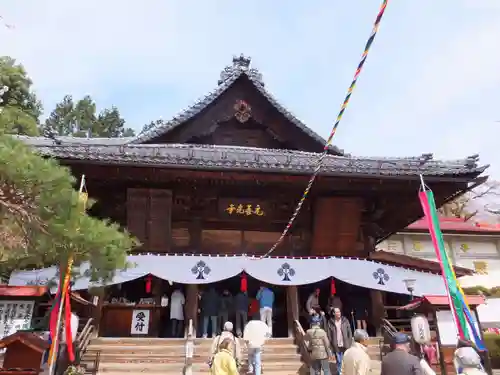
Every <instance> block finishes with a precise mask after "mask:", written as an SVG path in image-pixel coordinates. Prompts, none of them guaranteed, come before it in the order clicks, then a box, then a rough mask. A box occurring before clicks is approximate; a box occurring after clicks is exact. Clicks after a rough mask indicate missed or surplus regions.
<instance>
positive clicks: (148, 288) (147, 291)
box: [146, 275, 153, 294]
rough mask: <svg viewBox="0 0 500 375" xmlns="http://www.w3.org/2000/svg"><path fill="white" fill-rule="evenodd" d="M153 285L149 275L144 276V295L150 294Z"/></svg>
mask: <svg viewBox="0 0 500 375" xmlns="http://www.w3.org/2000/svg"><path fill="white" fill-rule="evenodd" d="M152 284H153V277H152V276H151V275H147V276H146V293H148V294H150V293H151V285H152Z"/></svg>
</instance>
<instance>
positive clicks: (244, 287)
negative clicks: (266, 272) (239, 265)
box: [240, 272, 248, 293]
mask: <svg viewBox="0 0 500 375" xmlns="http://www.w3.org/2000/svg"><path fill="white" fill-rule="evenodd" d="M240 290H241V291H242V292H244V293H245V292H246V291H247V290H248V280H247V274H246V273H245V272H242V273H241V282H240Z"/></svg>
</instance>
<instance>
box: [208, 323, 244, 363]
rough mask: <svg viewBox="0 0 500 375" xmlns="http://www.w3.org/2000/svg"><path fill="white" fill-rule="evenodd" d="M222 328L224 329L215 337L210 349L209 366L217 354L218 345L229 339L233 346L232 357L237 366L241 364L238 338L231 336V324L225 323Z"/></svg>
mask: <svg viewBox="0 0 500 375" xmlns="http://www.w3.org/2000/svg"><path fill="white" fill-rule="evenodd" d="M223 328H224V329H223V331H222V332H221V334H220V335H218V336H217V337H215V338H214V341H213V342H212V349H211V351H210V353H211V354H212V357H211V358H210V359H209V364H211V363H212V361H213V358H214V356H215V355H216V354H217V353H218V352H219V347H220V344H221V343H222V342H223V341H224V340H225V339H230V340H231V341H232V342H233V344H232V345H231V347H232V351H233V357H234V359H235V360H236V363H237V364H238V366H239V364H240V363H241V347H240V343H239V341H238V338H237V337H235V336H234V334H233V323H231V322H225V323H224V327H223Z"/></svg>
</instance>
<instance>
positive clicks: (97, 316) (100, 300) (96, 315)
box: [92, 287, 107, 337]
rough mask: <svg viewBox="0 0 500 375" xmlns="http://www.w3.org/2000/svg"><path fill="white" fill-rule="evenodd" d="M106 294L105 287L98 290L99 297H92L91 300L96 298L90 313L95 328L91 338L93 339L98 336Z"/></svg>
mask: <svg viewBox="0 0 500 375" xmlns="http://www.w3.org/2000/svg"><path fill="white" fill-rule="evenodd" d="M106 293H107V290H106V287H102V290H100V293H99V295H97V296H92V299H93V298H94V297H97V305H95V306H94V308H93V311H92V318H93V319H94V327H95V330H94V333H93V336H95V337H99V336H100V323H101V318H102V309H103V306H104V300H105V299H106ZM92 302H93V301H92Z"/></svg>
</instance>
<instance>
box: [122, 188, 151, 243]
mask: <svg viewBox="0 0 500 375" xmlns="http://www.w3.org/2000/svg"><path fill="white" fill-rule="evenodd" d="M148 213H149V191H148V189H127V229H128V231H129V232H130V233H132V234H133V235H134V236H135V237H137V239H138V240H139V241H141V243H142V246H141V249H147V247H148V244H147V240H148Z"/></svg>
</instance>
